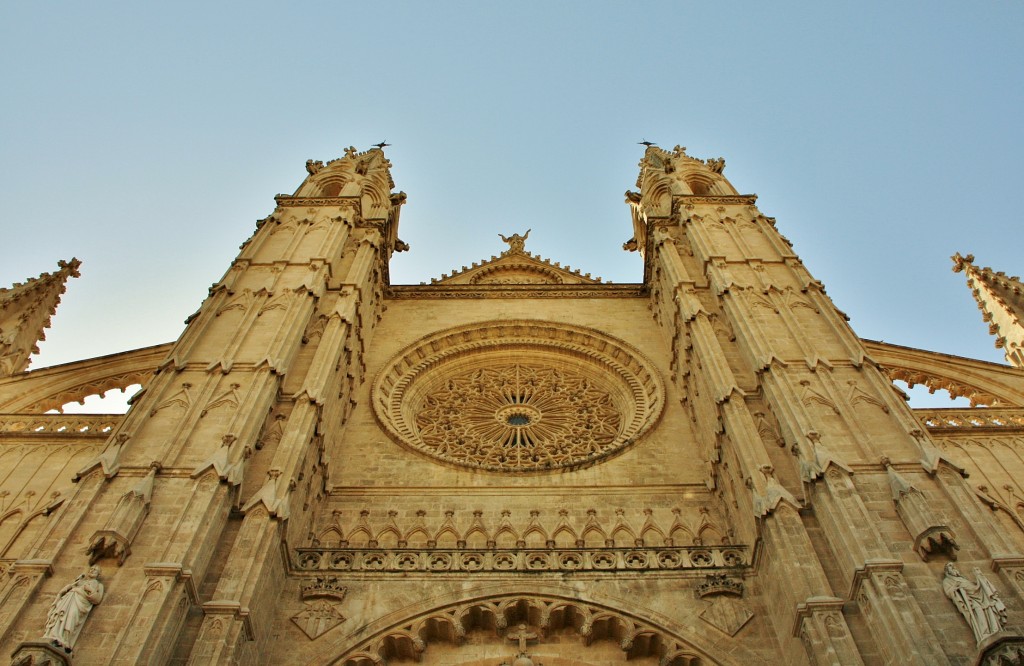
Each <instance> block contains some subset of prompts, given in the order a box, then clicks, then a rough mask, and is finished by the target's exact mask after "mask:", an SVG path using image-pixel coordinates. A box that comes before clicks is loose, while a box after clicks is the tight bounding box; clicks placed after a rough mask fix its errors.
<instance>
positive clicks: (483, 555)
mask: <svg viewBox="0 0 1024 666" xmlns="http://www.w3.org/2000/svg"><path fill="white" fill-rule="evenodd" d="M751 554H752V551H751V549H750V548H748V547H747V546H742V545H736V546H686V547H676V546H664V547H653V548H519V549H497V548H460V549H450V548H433V549H412V548H409V549H401V548H397V549H371V548H298V549H296V550H295V554H294V562H293V563H292V566H293V569H294V571H296V572H299V573H301V572H306V571H308V572H313V573H319V572H323V571H347V572H363V573H374V574H377V573H379V574H408V573H413V572H418V573H432V574H479V573H541V572H557V573H571V572H586V573H598V574H600V573H616V572H626V571H644V572H658V571H660V572H686V573H692V574H701V575H704V574H707V573H708V572H712V571H716V570H717V571H727V572H738V571H741V570H744V569H747V568H749V567H750V566H751V564H752V562H751Z"/></svg>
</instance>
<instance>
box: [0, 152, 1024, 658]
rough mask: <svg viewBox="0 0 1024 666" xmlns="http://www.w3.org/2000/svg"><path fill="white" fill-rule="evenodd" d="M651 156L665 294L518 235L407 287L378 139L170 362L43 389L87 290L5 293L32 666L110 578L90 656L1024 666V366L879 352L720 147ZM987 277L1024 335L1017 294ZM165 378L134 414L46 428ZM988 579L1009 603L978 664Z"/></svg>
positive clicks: (990, 304)
mask: <svg viewBox="0 0 1024 666" xmlns="http://www.w3.org/2000/svg"><path fill="white" fill-rule="evenodd" d="M640 166H641V170H640V177H639V179H638V187H639V191H638V192H629V193H627V195H626V201H627V204H628V206H629V210H630V215H631V221H632V227H631V236H632V237H631V238H630V239H629V240H628V241H627V242H626V243H625V248H626V249H627V250H631V251H637V252H638V253H639V254H640V257H641V259H642V261H643V265H644V278H643V282H642V283H641V284H630V285H610V284H605V283H602V282H601V281H600V279H598V278H593V277H591V276H590V275H589V274H583V273H581V272H580V271H579V270H577V269H572V268H569V267H565V266H561V265H560V264H558V263H557V262H554V261H551V260H549V259H545V258H542V257H540V256H537V255H534V254H531V253H530V252H529V250H528V248H527V245H528V243H529V242H530V237H529V234H530V232H529V231H526V230H524V229H519V230H509V232H512V233H510V234H509V235H507V236H503V240H504V241H505V242H506V243H507V244H508V245H507V249H504V250H503V251H500V252H498V250H501V246H497V245H496V247H497V248H498V250H496V252H498V253H497V254H496V255H495V256H493V257H491V258H490V259H486V258H485V259H483V260H482V261H479V262H477V263H475V264H472V265H466V266H462V267H461V268H457V269H455V270H454V271H452V272H451V273H450V274H446V275H444V276H442V277H440V278H439V279H436V280H434V281H432V282H430V283H429V284H422V285H418V286H403V285H391V284H390V282H389V273H388V262H389V260H390V257H391V255H392V253H393V252H397V251H404V250H407V249H409V247H408V245H407V244H406V243H404V242H403V241H402V240H401V239H400V238H399V237H398V222H399V217H400V211H401V207H402V205H403V204H404V201H405V195H404V194H402V193H401V192H396V191H394V183H393V182H392V180H391V175H390V163H389V162H388V161H387V160H386V159H385V157H384V154H383V152H382V151H381V150H379V149H372V150H369V151H366V152H359V151H357V150H355V149H354V148H352V149H349V150H347V151H345V155H344V156H342V157H341V158H339V159H337V160H333V161H330V162H327V163H326V164H325V163H323V162H319V161H313V160H310V161H309V162H308V163H307V164H306V171H307V174H308V176H307V177H306V179H305V180H304V181H303V183H302V184H301V185H300V186H299V188H298V190H296V192H295V194H294V195H291V196H283V195H282V196H279V197H277V199H276V204H277V205H276V208H275V209H274V211H273V213H272V214H271V215H269V216H268V217H267V218H266V219H264V220H261V221H259V222H258V223H257V228H256V230H255V232H254V233H253V235H252V237H251V238H249V239H248V240H247V241H246V242H245V243H244V244H243V246H242V248H241V251H240V253H239V255H238V256H237V258H236V259H235V260H234V261H233V262H232V263H231V265H230V266H229V267H228V269H227V271H226V273H225V274H224V276H223V277H221V278H220V279H219V280H218V281H217V282H216V283H214V284H213V286H212V287H211V289H210V293H209V296H208V298H207V299H206V300H205V301H204V302H203V303H202V304H201V305H200V307H199V309H198V310H197V311H196V313H195V314H194V315H192V316H191V317H190V318H189V320H188V322H187V327H186V329H185V331H184V332H183V333H182V335H181V337H180V338H179V339H178V340H176V341H174V342H173V343H169V344H167V345H162V346H158V347H152V348H149V349H144V350H137V351H129V352H124V353H122V354H117V355H113V356H109V357H104V358H100V359H87V360H84V361H80V362H78V363H72V364H67V365H64V366H60V367H58V368H48V369H41V370H35V371H32V372H28V373H20V374H19V371H20V368H22V367H23V365H24V361H25V358H24V357H25V352H26V348H27V347H26V345H28V346H31V341H29V342H26V340H29V338H31V337H32V335H35V332H36V329H37V328H38V327H39V326H40V325H42V323H43V321H44V320H45V319H48V317H49V315H50V314H52V310H53V307H54V304H55V303H56V296H59V291H60V285H61V284H62V280H63V279H65V278H66V277H68V276H70V275H73V274H74V271H73V266H72V265H71V264H68V265H67V266H66V267H64V269H62V270H63V271H64V272H63V273H62V274H61V276H62V277H61V276H58V277H59V278H60V279H59V280H58V278H57V277H52V276H51V277H50V278H46V276H44V279H43V282H46V283H47V284H50V288H49V289H48V290H44V291H46V294H43V296H45V298H43V296H40V300H39V301H38V303H36V304H35V305H31V304H30V303H28V301H27V300H26V299H27V296H26V297H20V296H19V297H18V298H17V299H15V298H13V295H14V292H13V291H9V292H5V293H6V295H7V296H8V297H9V298H6V300H5V299H4V298H0V301H2V303H0V305H2V307H5V308H7V307H8V306H7V305H3V303H8V302H10V303H15V302H16V309H17V312H15V311H14V310H11V311H10V312H8V311H7V310H5V311H4V312H3V313H0V332H2V333H0V337H3V340H0V346H2V344H6V345H7V348H9V349H7V351H3V350H0V354H6V355H7V356H6V357H7V358H8V361H9V362H8V366H9V367H8V368H7V370H3V368H0V410H2V411H3V413H0V470H2V472H0V574H2V577H0V650H7V654H11V655H13V659H14V663H17V664H19V666H20V665H21V664H35V663H38V664H43V663H53V664H61V663H67V658H66V656H65V655H64V654H63V653H62V652H61V651H56V650H54V649H53V648H52V646H49V645H47V644H45V643H39V639H40V637H41V636H42V634H43V631H44V627H45V626H46V623H47V612H48V609H50V608H51V606H52V605H53V601H54V599H55V597H56V596H57V595H58V593H59V592H60V590H61V589H62V586H63V585H64V584H65V583H66V582H67V581H69V580H73V579H74V578H75V576H76V575H78V574H79V573H80V572H81V571H82V570H83V569H84V568H86V567H87V566H88V563H89V562H90V560H94V561H96V562H97V563H98V564H99V565H101V566H102V567H103V584H104V586H105V594H104V597H103V600H102V603H100V604H97V605H96V606H95V608H94V609H92V610H91V612H90V613H89V615H88V617H87V619H86V620H85V622H84V624H83V625H82V628H81V633H80V635H79V636H78V640H77V641H76V642H75V645H74V660H75V663H83V664H85V663H87V664H118V665H120V664H137V663H146V664H175V665H179V664H180V665H184V664H228V663H235V664H259V663H263V664H322V663H332V664H338V665H342V666H370V665H371V664H372V665H375V666H379V665H382V664H385V663H408V662H409V661H412V660H418V661H420V662H421V663H427V664H458V665H460V666H496V665H497V664H501V663H508V664H513V663H522V664H526V663H527V662H532V663H537V664H541V663H542V664H545V665H546V666H568V665H569V664H572V665H579V664H591V665H594V666H596V665H598V664H600V665H604V664H609V663H618V662H621V661H626V660H629V662H630V663H636V664H640V665H645V664H646V665H648V666H654V665H655V664H657V665H658V666H681V665H683V664H686V665H688V666H694V665H696V664H779V663H785V664H843V665H847V664H859V663H864V664H910V663H916V664H941V663H973V662H976V661H979V660H980V662H982V663H1012V660H1013V659H1017V658H1018V657H1019V654H1020V650H1019V646H1020V645H1021V644H1022V643H1021V641H1022V639H1021V631H1020V630H1021V627H1022V626H1024V486H1022V485H1021V484H1022V481H1021V479H1024V455H1021V454H1020V450H1021V448H1022V447H1024V370H1020V369H1019V368H1014V367H1006V366H1000V365H996V364H991V363H983V362H980V361H972V360H970V359H963V358H957V357H951V356H947V355H943V354H939V353H935V352H926V351H923V350H915V349H909V348H904V347H897V346H895V345H886V344H883V343H877V342H870V341H863V340H861V339H860V338H858V337H857V336H856V334H855V333H854V332H853V331H852V330H851V329H850V327H849V326H848V324H847V323H846V320H845V317H844V316H843V315H842V313H841V312H840V311H838V310H837V309H836V308H835V306H834V305H833V303H832V302H831V300H830V299H829V298H828V296H827V295H826V294H825V292H824V288H823V286H822V285H821V283H820V282H818V281H817V280H815V279H814V278H813V277H812V276H811V275H810V274H809V273H808V272H807V270H806V268H805V267H804V266H803V264H802V262H801V261H800V259H799V257H797V256H796V254H795V253H794V252H793V250H792V248H791V247H790V245H789V243H788V242H787V241H786V239H785V238H784V237H783V236H782V235H781V234H780V233H779V232H778V230H777V229H776V227H775V221H774V219H772V218H769V217H765V216H764V215H763V214H762V213H761V212H760V211H759V210H758V209H757V208H756V206H755V203H756V197H753V196H751V195H741V194H739V193H738V192H737V191H736V190H735V189H734V188H733V186H732V185H731V184H730V183H729V181H728V180H727V179H726V178H725V177H724V175H723V170H724V166H725V162H724V160H722V159H721V158H718V159H710V160H701V159H697V158H694V157H691V156H689V155H687V154H686V151H685V149H683V148H680V147H676V148H675V149H674V150H671V151H665V150H661V149H660V148H658V147H656V146H651V147H650V148H649V149H648V150H647V151H646V153H645V155H644V158H643V160H642V161H641V165H640ZM822 212H823V214H824V213H827V211H822ZM495 242H496V243H498V242H499V241H498V239H495ZM452 259H453V261H457V262H461V260H462V259H463V258H459V257H453V258H452ZM456 265H459V264H458V263H457V264H456ZM957 265H958V266H959V267H960V268H963V269H964V270H967V271H968V277H969V279H970V280H972V285H974V286H976V287H978V289H979V290H980V289H981V288H982V287H984V286H985V285H983V284H982V282H984V283H985V284H989V285H995V286H992V287H991V289H989V290H988V291H985V292H983V291H979V295H980V296H979V298H981V299H982V300H983V301H984V303H983V305H984V306H985V307H986V308H987V309H986V310H985V311H986V313H987V314H989V315H991V316H992V317H995V318H996V319H995V320H994V323H995V324H998V326H997V328H998V331H996V332H997V334H998V335H999V336H1001V337H1002V338H1005V340H1006V341H1007V342H1006V344H1007V346H1008V347H1012V346H1013V344H1011V343H1014V340H1016V338H1015V337H1014V335H1015V333H1013V332H1012V331H1011V329H1010V328H1009V327H1010V326H1011V325H1012V324H1013V322H1012V321H1010V319H1009V317H1010V315H1011V314H1013V312H1016V310H1014V309H1013V308H1015V307H1016V306H1015V305H1014V304H1013V303H1009V301H1007V307H1006V308H1003V310H1004V311H1000V312H1001V314H1000V313H997V312H996V310H995V309H993V308H995V305H994V303H995V301H994V300H993V299H994V298H995V297H996V296H1000V294H1001V295H1002V296H1000V297H1002V298H1003V299H1004V301H1005V300H1006V299H1007V298H1010V297H1009V296H1008V295H1007V294H1010V292H1013V289H1014V288H1015V286H1016V283H1015V282H1014V280H1013V279H1010V280H1005V279H1002V278H1001V277H1000V276H998V274H991V273H990V272H985V271H986V270H987V269H984V270H982V269H976V268H974V267H973V264H970V262H969V261H967V260H966V259H963V260H962V261H960V263H958V264H957ZM997 278H998V279H997ZM997 283H998V284H997ZM40 284H42V283H40ZM996 287H998V289H997V288H996ZM986 288H987V287H986ZM1000 289H1001V290H1002V291H999V290H1000ZM1007 290H1009V291H1007ZM15 291H17V292H18V293H19V294H21V293H23V292H24V293H28V290H26V289H25V288H24V286H22V287H16V288H15ZM989 292H991V293H989ZM1014 293H1015V292H1014ZM0 296H3V294H0ZM1014 297H1016V296H1014ZM1010 306H1013V307H1010ZM12 307H13V306H12ZM8 309H10V308H8ZM1018 309H1019V308H1018ZM30 312H31V313H35V314H32V317H36V319H32V321H31V322H29V324H26V326H25V327H22V328H23V329H24V330H21V332H19V333H18V334H17V335H14V336H12V335H10V334H9V333H8V329H9V328H10V327H9V325H8V324H7V323H4V322H10V321H15V320H16V319H17V317H18V316H19V313H30ZM36 315H38V316H36ZM1004 315H1005V316H1004ZM37 320H38V321H37ZM26 321H28V320H27V319H26ZM29 329H31V330H29ZM19 330H20V329H19ZM25 331H28V332H27V333H26V332H25ZM26 336H27V337H26ZM15 347H16V348H17V350H16V354H14V355H11V354H12V352H10V349H13V348H15ZM1014 349H1016V348H1015V347H1014ZM1008 351H1009V350H1008ZM1014 353H1016V352H1014ZM1014 358H1015V357H1014ZM1011 360H1012V359H1011ZM12 373H13V374H12ZM7 374H11V376H9V377H6V376H4V375H7ZM892 379H902V380H906V381H908V382H911V383H914V382H918V383H924V384H927V385H929V386H932V387H934V388H948V389H949V390H951V391H952V392H954V393H958V394H961V395H965V396H968V397H970V398H971V400H972V401H973V402H974V403H975V404H979V405H982V404H984V405H989V406H991V408H989V409H984V410H982V409H968V410H963V409H957V410H922V411H921V412H920V413H918V414H915V413H914V412H913V411H912V410H910V409H908V408H907V406H906V404H905V403H904V402H903V401H902V400H901V399H900V398H899V396H898V395H897V394H896V392H894V391H893V387H892V384H891V380H892ZM132 383H141V384H142V385H143V386H144V390H143V391H142V392H141V393H140V394H139V395H137V396H136V398H135V399H134V401H133V406H132V408H131V409H130V411H129V412H128V413H127V414H126V415H99V416H65V415H60V414H47V413H45V412H47V411H48V410H50V409H53V408H57V407H60V406H61V405H62V404H64V403H66V402H69V401H71V400H78V399H81V398H82V397H84V396H86V395H89V394H91V393H97V392H99V393H101V392H103V391H105V390H107V389H109V388H114V387H124V386H127V385H128V384H132ZM954 557H955V558H956V560H957V567H959V568H960V570H962V571H969V572H972V575H973V576H975V578H976V579H977V580H982V579H981V578H977V576H978V575H981V574H975V573H974V570H975V569H978V570H979V571H980V572H985V573H984V574H983V578H984V581H985V590H986V595H982V596H977V595H976V596H977V598H978V600H979V601H978V603H979V604H980V603H982V601H983V598H982V597H984V598H985V599H988V598H998V599H999V600H1000V604H1003V605H1004V606H1005V608H1003V607H1002V606H1001V607H1000V608H999V609H998V613H999V617H1000V618H1002V617H1003V612H1004V611H1005V618H1006V622H1005V627H1002V630H1001V631H999V633H997V634H995V635H993V636H991V637H988V638H985V639H984V640H983V641H982V644H981V645H978V644H977V641H976V640H975V635H974V632H972V629H971V627H970V625H969V624H968V622H967V620H965V617H967V616H965V615H962V614H961V612H960V611H959V610H958V608H957V606H956V605H955V604H954V603H953V601H951V600H950V599H949V598H947V595H946V592H945V591H944V589H943V568H944V566H945V565H946V564H947V563H948V562H949V561H950V559H952V558H954ZM947 587H949V585H948V584H947ZM954 596H955V595H954ZM973 603H974V602H973V601H972V604H973ZM968 606H970V604H968ZM971 608H973V606H970V608H968V610H970V609H971ZM1001 626H1002V625H1001Z"/></svg>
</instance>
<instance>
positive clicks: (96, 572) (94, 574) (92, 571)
mask: <svg viewBox="0 0 1024 666" xmlns="http://www.w3.org/2000/svg"><path fill="white" fill-rule="evenodd" d="M85 576H86V578H99V577H100V568H99V567H89V571H88V572H87V573H86V574H85Z"/></svg>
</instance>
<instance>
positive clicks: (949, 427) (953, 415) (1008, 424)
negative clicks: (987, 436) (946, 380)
mask: <svg viewBox="0 0 1024 666" xmlns="http://www.w3.org/2000/svg"><path fill="white" fill-rule="evenodd" d="M914 414H915V416H917V418H918V419H919V420H920V421H921V423H923V424H924V425H925V427H926V428H928V430H929V431H956V432H962V431H964V430H998V431H1007V430H1024V409H1021V408H1017V407H1014V408H997V407H986V408H979V409H955V408H954V409H915V410H914Z"/></svg>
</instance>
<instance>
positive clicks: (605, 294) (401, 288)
mask: <svg viewBox="0 0 1024 666" xmlns="http://www.w3.org/2000/svg"><path fill="white" fill-rule="evenodd" d="M385 296H386V298H388V299H392V300H410V299H411V300H416V299H456V300H462V299H483V298H644V297H646V296H647V288H646V287H645V286H644V285H642V284H636V283H628V284H552V285H536V284H528V285H508V284H502V285H475V284H466V285H431V284H420V285H411V284H408V285H406V284H403V285H393V286H390V287H388V288H387V291H386V293H385Z"/></svg>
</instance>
